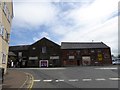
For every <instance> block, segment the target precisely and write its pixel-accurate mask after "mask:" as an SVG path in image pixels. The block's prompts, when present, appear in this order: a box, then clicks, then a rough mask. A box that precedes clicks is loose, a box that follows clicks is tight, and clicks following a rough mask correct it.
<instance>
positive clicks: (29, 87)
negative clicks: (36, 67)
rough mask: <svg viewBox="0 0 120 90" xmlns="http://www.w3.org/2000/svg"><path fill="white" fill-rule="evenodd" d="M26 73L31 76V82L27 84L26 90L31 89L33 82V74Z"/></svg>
mask: <svg viewBox="0 0 120 90" xmlns="http://www.w3.org/2000/svg"><path fill="white" fill-rule="evenodd" d="M27 74H29V75H30V76H31V83H30V85H28V87H27V88H28V90H31V89H32V87H33V84H34V77H33V75H32V74H30V73H27Z"/></svg>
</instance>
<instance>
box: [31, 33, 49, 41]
mask: <svg viewBox="0 0 120 90" xmlns="http://www.w3.org/2000/svg"><path fill="white" fill-rule="evenodd" d="M43 37H46V38H48V39H50V36H49V34H48V33H47V32H41V33H38V35H37V36H36V37H33V40H34V41H38V40H40V39H41V38H43Z"/></svg>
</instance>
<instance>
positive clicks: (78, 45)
mask: <svg viewBox="0 0 120 90" xmlns="http://www.w3.org/2000/svg"><path fill="white" fill-rule="evenodd" d="M84 48H109V47H108V46H107V45H106V44H104V43H103V42H62V43H61V49H84Z"/></svg>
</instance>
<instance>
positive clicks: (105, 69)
mask: <svg viewBox="0 0 120 90" xmlns="http://www.w3.org/2000/svg"><path fill="white" fill-rule="evenodd" d="M18 69H19V68H18ZM19 70H21V71H24V72H28V73H31V74H32V75H33V77H34V81H33V82H34V85H33V88H114V90H115V88H118V82H119V81H120V77H118V72H117V71H118V67H117V66H86V67H85V66H83V67H82V66H79V67H62V68H21V69H19Z"/></svg>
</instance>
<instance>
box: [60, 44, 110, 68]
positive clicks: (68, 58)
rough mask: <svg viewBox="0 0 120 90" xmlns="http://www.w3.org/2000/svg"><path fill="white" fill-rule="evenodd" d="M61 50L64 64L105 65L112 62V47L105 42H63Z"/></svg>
mask: <svg viewBox="0 0 120 90" xmlns="http://www.w3.org/2000/svg"><path fill="white" fill-rule="evenodd" d="M61 51H62V55H61V57H62V65H63V66H72V65H77V66H79V65H97V64H98V65H104V64H111V63H112V59H111V51H110V47H108V46H107V45H105V44H104V43H103V42H98V43H97V42H90V43H74V42H73V43H71V42H62V44H61Z"/></svg>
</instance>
